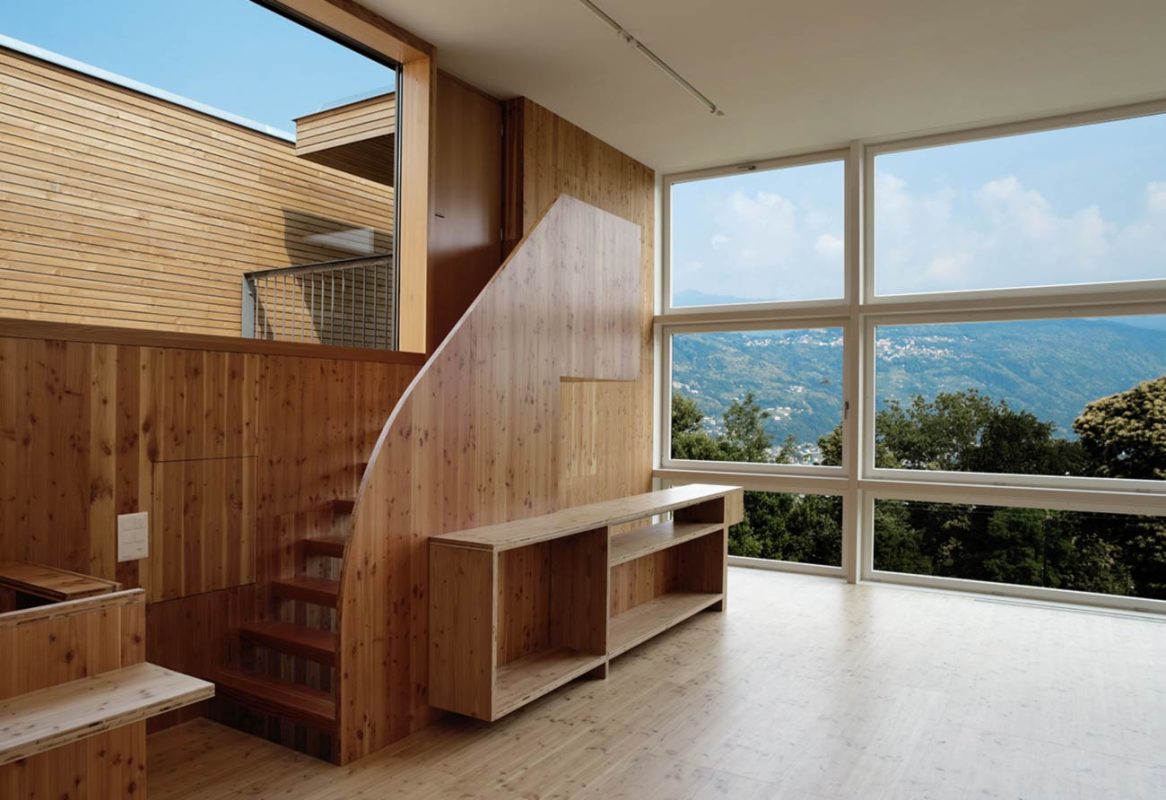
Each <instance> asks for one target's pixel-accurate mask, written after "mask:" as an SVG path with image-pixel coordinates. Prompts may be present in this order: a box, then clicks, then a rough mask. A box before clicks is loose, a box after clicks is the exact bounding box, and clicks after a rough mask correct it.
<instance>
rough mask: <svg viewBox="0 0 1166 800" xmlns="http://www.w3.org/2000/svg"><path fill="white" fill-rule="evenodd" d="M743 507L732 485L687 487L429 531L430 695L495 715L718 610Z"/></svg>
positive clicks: (475, 713)
mask: <svg viewBox="0 0 1166 800" xmlns="http://www.w3.org/2000/svg"><path fill="white" fill-rule="evenodd" d="M741 509H742V500H741V490H740V489H739V488H735V487H725V486H704V485H691V486H682V487H677V488H674V489H666V490H664V491H660V492H649V493H647V494H642V495H637V496H635V497H628V498H622V499H619V500H613V501H608V502H603V503H593V504H591V505H587V506H579V507H576V508H569V509H564V510H562V511H558V512H555V513H553V514H547V515H544V516H541V517H532V518H530V519H524V520H518V521H516V522H512V523H505V524H501V525H492V526H489V527H485V528H475V529H473V530H467V531H461V532H458V533H451V534H446V535H443V536H436V537H433V538H431V539H430V540H429V547H430V550H429V571H430V605H429V702H430V704H431V705H433V706H435V707H437V708H443V709H446V710H448V711H456V712H458V713H461V714H466V715H469V716H472V717H477V718H478V719H484V720H491V721H492V720H496V719H498V718H499V717H502V716H504V715H506V714H508V713H510V712H511V711H513V710H515V709H517V708H519V707H521V706H523V705H525V704H526V703H529V702H530V701H532V700H534V699H536V698H538V697H540V696H542V695H544V694H546V693H547V692H550V691H552V690H554V689H556V688H558V687H559V686H562V685H563V684H565V683H567V682H569V681H571V680H574V679H575V678H578V677H580V676H582V675H585V674H593V675H595V676H600V677H602V676H605V675H606V674H607V665H608V661H609V660H610V659H611V658H614V657H615V656H617V655H619V654H620V653H623V652H625V651H627V650H629V649H631V648H632V647H635V646H636V645H638V644H640V643H641V642H644V641H646V640H647V639H650V638H651V637H653V636H655V635H656V634H658V633H660V632H662V631H664V630H667V629H668V628H670V627H672V626H673V625H676V624H677V623H679V622H682V621H683V620H685V619H687V618H688V617H690V616H692V615H693V614H696V613H697V612H699V611H703V610H705V609H715V610H721V609H723V607H724V598H725V576H726V563H727V562H726V555H727V544H728V526H730V525H732V524H734V523H736V522H739V521H740V519H741ZM665 514H670V515H671V518H670V519H666V520H663V521H659V522H654V523H652V524H648V525H646V526H643V527H633V528H630V529H629V530H625V531H623V532H619V529H621V528H627V527H628V523H634V522H637V521H641V520H642V521H645V522H651V518H653V517H657V516H659V515H665Z"/></svg>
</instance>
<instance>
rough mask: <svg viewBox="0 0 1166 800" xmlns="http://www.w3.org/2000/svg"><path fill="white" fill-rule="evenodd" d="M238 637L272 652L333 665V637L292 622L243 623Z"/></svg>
mask: <svg viewBox="0 0 1166 800" xmlns="http://www.w3.org/2000/svg"><path fill="white" fill-rule="evenodd" d="M239 635H240V636H241V637H243V639H245V640H247V641H249V642H254V643H255V644H258V645H261V646H263V647H268V648H270V649H272V650H278V651H280V652H281V653H288V654H289V655H296V656H303V657H304V658H310V659H311V660H313V661H318V662H320V663H321V664H335V663H336V634H335V633H333V632H332V631H322V630H319V629H318V628H309V627H306V626H304V625H295V624H293V623H291V622H264V621H258V622H244V623H243V624H242V625H240V626H239Z"/></svg>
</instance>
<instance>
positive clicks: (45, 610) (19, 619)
mask: <svg viewBox="0 0 1166 800" xmlns="http://www.w3.org/2000/svg"><path fill="white" fill-rule="evenodd" d="M145 602H146V592H145V590H144V589H124V590H122V591H120V592H111V593H110V594H98V595H94V596H93V597H83V598H81V599H80V600H65V601H64V602H61V603H50V604H49V605H44V606H34V607H33V608H22V609H20V610H19V611H9V612H7V613H5V614H0V628H16V627H19V626H21V625H29V624H32V623H36V622H40V621H42V620H46V619H65V618H66V617H75V616H77V615H78V614H89V613H92V612H93V611H97V610H99V609H110V608H120V607H121V606H129V605H134V604H135V603H143V604H144V603H145Z"/></svg>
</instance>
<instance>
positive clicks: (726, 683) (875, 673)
mask: <svg viewBox="0 0 1166 800" xmlns="http://www.w3.org/2000/svg"><path fill="white" fill-rule="evenodd" d="M729 576H730V577H729V581H730V582H729V595H730V597H729V611H728V613H727V614H718V613H701V614H698V615H697V616H696V617H694V618H693V619H691V620H689V621H688V622H686V623H684V624H683V625H681V626H680V627H679V628H677V629H676V630H673V631H671V632H669V633H666V634H664V635H662V636H660V637H658V638H657V639H654V640H652V641H650V642H648V643H646V644H644V645H641V646H640V647H637V648H635V649H634V650H631V651H629V652H628V653H627V654H626V655H624V656H622V657H621V658H619V659H617V660H616V661H615V662H614V663H613V665H612V670H611V676H610V677H609V678H608V679H607V680H606V681H595V680H582V681H577V682H575V683H572V684H570V685H568V686H567V687H564V688H563V689H560V690H558V691H556V692H554V693H552V694H551V695H548V696H547V697H545V698H543V699H541V700H539V701H536V702H535V703H533V704H531V705H530V706H528V707H526V708H524V709H521V710H519V711H517V712H515V713H514V714H511V715H510V716H508V717H506V718H505V719H503V720H501V721H499V722H497V723H495V724H493V725H488V724H486V723H479V722H476V721H473V720H466V719H460V718H448V719H446V720H444V721H442V722H440V723H438V724H437V725H434V726H432V727H430V728H428V729H426V730H425V731H422V732H421V733H419V734H417V735H415V736H412V737H410V738H408V739H405V740H403V741H401V742H398V743H397V744H395V745H394V746H392V747H390V748H389V749H387V750H385V751H382V752H381V753H378V754H376V755H374V756H371V757H369V758H367V759H364V760H362V761H360V762H358V763H356V764H354V765H351V766H349V767H345V768H336V767H332V766H329V765H327V764H324V763H322V762H320V761H316V760H314V759H311V758H309V757H306V756H301V755H298V754H296V753H294V752H291V751H289V750H285V749H283V748H280V747H277V746H275V745H272V744H269V743H267V742H264V741H261V740H259V739H255V738H252V737H249V736H247V735H245V734H242V733H239V732H237V731H234V730H231V729H229V728H224V727H221V726H218V725H215V724H213V723H211V722H208V721H206V720H197V721H195V722H191V723H188V724H186V725H183V726H180V727H178V728H172V729H170V730H167V731H163V732H161V733H159V734H156V735H154V736H153V737H151V739H150V765H149V781H150V785H149V792H150V797H151V798H153V800H185V799H186V798H199V799H200V800H214V799H215V798H226V797H279V798H284V799H285V800H299V799H300V798H304V799H306V798H312V799H313V800H340V799H341V798H351V797H365V796H367V797H376V798H398V797H400V798H415V799H416V800H426V799H427V798H455V797H483V798H501V799H502V800H507V799H509V798H515V799H517V798H524V799H525V800H549V799H550V798H576V797H578V798H629V799H630V798H636V799H637V800H641V799H643V798H649V799H656V798H659V799H661V800H663V799H665V798H685V799H686V800H692V799H694V798H732V800H748V799H749V798H808V799H809V800H823V799H824V798H830V799H831V800H834V799H836V798H838V799H840V798H863V800H875V799H876V798H885V799H886V800H891V798H895V799H898V798H977V800H980V799H982V798H1056V799H1057V800H1062V798H1080V799H1081V800H1086V799H1088V800H1103V799H1105V798H1114V800H1117V799H1118V798H1121V800H1136V799H1137V798H1147V800H1148V799H1149V798H1155V799H1157V798H1162V797H1166V670H1163V668H1162V665H1163V664H1166V619H1158V618H1154V617H1145V616H1137V615H1126V614H1121V613H1114V612H1101V611H1098V612H1093V611H1090V610H1082V609H1078V608H1061V607H1045V606H1042V605H1038V604H1023V603H1002V602H996V601H992V600H989V599H985V598H977V597H975V596H971V595H959V594H951V593H943V592H932V591H925V590H913V589H905V588H895V587H887V586H873V585H861V586H848V585H846V584H843V583H841V582H838V581H836V580H833V579H829V578H817V577H810V576H802V575H789V574H783V573H772V572H766V571H760V570H748V569H738V568H734V569H731V570H730V573H729Z"/></svg>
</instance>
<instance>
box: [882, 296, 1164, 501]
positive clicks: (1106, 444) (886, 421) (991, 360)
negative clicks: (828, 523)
mask: <svg viewBox="0 0 1166 800" xmlns="http://www.w3.org/2000/svg"><path fill="white" fill-rule="evenodd" d="M875 354H876V362H875V366H876V387H875V391H876V397H877V406H876V409H877V410H876V416H875V466H878V467H889V468H898V469H920V470H950V471H955V472H989V473H1019V474H1027V475H1068V476H1084V477H1099V478H1131V479H1143V480H1161V479H1163V478H1166V449H1163V450H1162V451H1161V452H1158V450H1159V446H1158V445H1157V444H1154V443H1155V442H1156V441H1157V439H1158V436H1159V435H1160V433H1161V432H1162V431H1166V427H1164V426H1166V414H1164V413H1163V411H1162V406H1163V404H1164V403H1166V315H1157V316H1132V317H1105V318H1092V319H1086V318H1075V319H1041V320H1023V321H1019V322H967V323H943V324H930V325H880V326H878V327H877V328H876V332H875Z"/></svg>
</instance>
